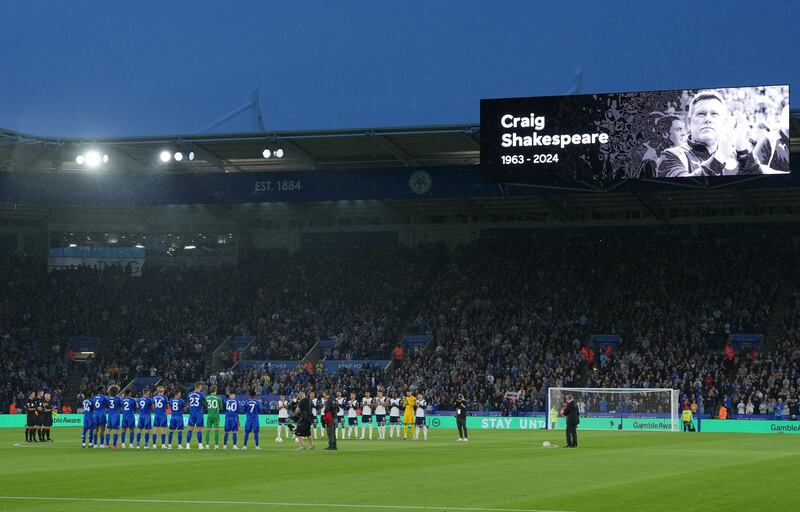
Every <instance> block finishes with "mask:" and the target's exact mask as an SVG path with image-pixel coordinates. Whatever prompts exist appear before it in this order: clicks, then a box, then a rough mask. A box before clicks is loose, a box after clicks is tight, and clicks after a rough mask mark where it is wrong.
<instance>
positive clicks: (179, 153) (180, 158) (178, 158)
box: [172, 151, 183, 162]
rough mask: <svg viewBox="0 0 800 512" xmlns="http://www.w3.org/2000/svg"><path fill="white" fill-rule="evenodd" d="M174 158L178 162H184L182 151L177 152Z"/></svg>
mask: <svg viewBox="0 0 800 512" xmlns="http://www.w3.org/2000/svg"><path fill="white" fill-rule="evenodd" d="M172 158H174V159H175V161H176V162H180V161H181V160H183V153H181V152H180V151H176V152H175V154H174V155H172Z"/></svg>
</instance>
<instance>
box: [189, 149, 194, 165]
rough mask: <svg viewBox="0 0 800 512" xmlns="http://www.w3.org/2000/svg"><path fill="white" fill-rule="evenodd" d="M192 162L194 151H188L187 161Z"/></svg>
mask: <svg viewBox="0 0 800 512" xmlns="http://www.w3.org/2000/svg"><path fill="white" fill-rule="evenodd" d="M192 160H194V151H189V161H190V162H191V161H192Z"/></svg>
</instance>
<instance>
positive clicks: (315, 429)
mask: <svg viewBox="0 0 800 512" xmlns="http://www.w3.org/2000/svg"><path fill="white" fill-rule="evenodd" d="M316 438H317V427H314V439H316Z"/></svg>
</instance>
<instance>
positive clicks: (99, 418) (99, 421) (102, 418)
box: [94, 414, 106, 427]
mask: <svg viewBox="0 0 800 512" xmlns="http://www.w3.org/2000/svg"><path fill="white" fill-rule="evenodd" d="M94 426H95V427H105V426H106V415H105V414H95V415H94Z"/></svg>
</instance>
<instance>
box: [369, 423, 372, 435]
mask: <svg viewBox="0 0 800 512" xmlns="http://www.w3.org/2000/svg"><path fill="white" fill-rule="evenodd" d="M369 438H370V439H372V424H370V426H369Z"/></svg>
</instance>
